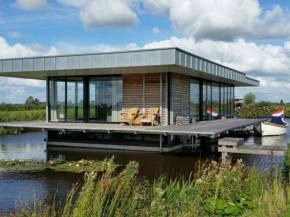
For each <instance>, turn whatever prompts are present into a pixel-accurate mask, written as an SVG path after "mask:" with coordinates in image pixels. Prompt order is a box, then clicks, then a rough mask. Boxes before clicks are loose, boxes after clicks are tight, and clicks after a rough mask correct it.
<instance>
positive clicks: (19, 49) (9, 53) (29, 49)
mask: <svg viewBox="0 0 290 217" xmlns="http://www.w3.org/2000/svg"><path fill="white" fill-rule="evenodd" d="M55 54H57V51H56V48H55V47H44V46H41V45H39V44H30V45H23V44H20V43H17V44H15V45H13V46H11V45H9V44H8V43H7V41H6V40H5V39H4V38H3V37H0V58H16V57H28V56H40V55H55Z"/></svg>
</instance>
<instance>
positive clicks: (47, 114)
mask: <svg viewBox="0 0 290 217" xmlns="http://www.w3.org/2000/svg"><path fill="white" fill-rule="evenodd" d="M49 94H50V93H49V79H48V77H47V78H46V106H45V109H46V122H47V123H48V121H49Z"/></svg>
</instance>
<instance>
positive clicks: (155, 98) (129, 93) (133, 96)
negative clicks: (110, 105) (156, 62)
mask: <svg viewBox="0 0 290 217" xmlns="http://www.w3.org/2000/svg"><path fill="white" fill-rule="evenodd" d="M144 97H145V105H144V108H145V112H148V110H149V108H150V107H158V108H159V107H160V73H152V74H151V73H150V74H145V92H144ZM162 106H163V109H162V123H163V124H166V120H167V105H166V73H163V74H162ZM133 107H138V108H140V112H142V110H143V74H136V75H135V74H134V75H124V77H123V111H125V112H126V111H128V110H129V108H133Z"/></svg>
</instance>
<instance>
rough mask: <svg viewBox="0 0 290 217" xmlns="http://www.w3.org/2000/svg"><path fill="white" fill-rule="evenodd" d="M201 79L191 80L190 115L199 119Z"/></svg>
mask: <svg viewBox="0 0 290 217" xmlns="http://www.w3.org/2000/svg"><path fill="white" fill-rule="evenodd" d="M199 92H200V91H199V80H194V79H191V80H190V117H192V118H196V119H197V120H199V119H200V118H199Z"/></svg>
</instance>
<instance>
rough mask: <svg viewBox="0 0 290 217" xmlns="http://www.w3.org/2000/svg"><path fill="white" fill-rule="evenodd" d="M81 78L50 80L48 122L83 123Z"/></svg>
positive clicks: (82, 86) (82, 87)
mask: <svg viewBox="0 0 290 217" xmlns="http://www.w3.org/2000/svg"><path fill="white" fill-rule="evenodd" d="M83 98H84V85H83V78H81V77H71V78H62V77H60V78H51V79H50V81H49V108H50V114H49V116H50V121H54V122H59V121H67V122H83V112H84V111H83Z"/></svg>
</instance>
